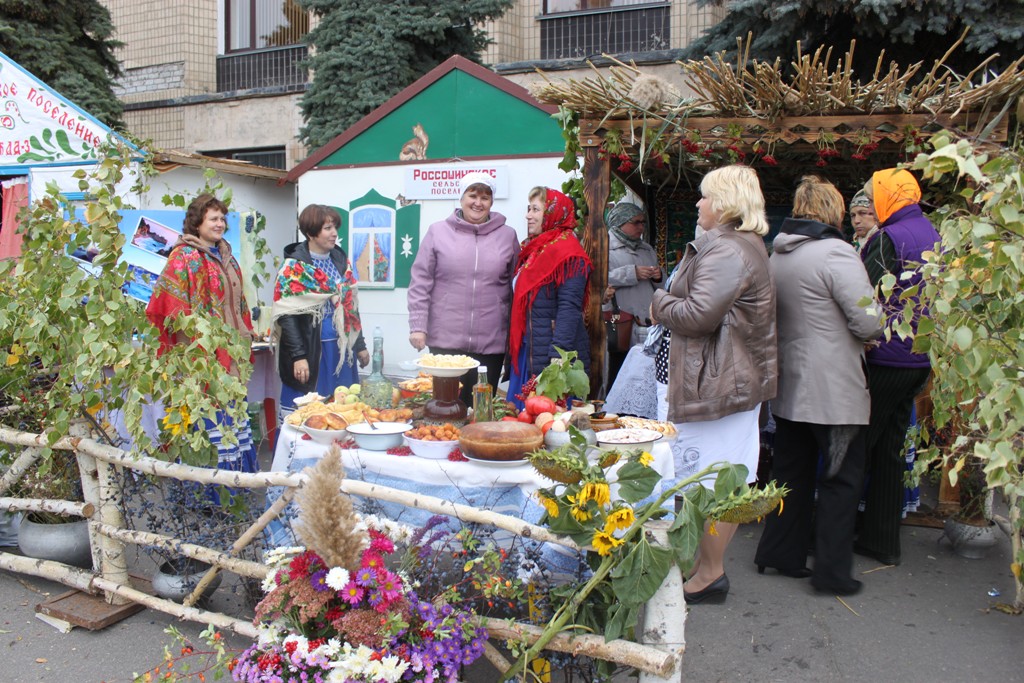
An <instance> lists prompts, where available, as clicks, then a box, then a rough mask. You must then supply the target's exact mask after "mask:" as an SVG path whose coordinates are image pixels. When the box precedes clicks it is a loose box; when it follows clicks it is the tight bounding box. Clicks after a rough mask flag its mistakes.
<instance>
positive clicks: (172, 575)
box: [151, 559, 223, 602]
mask: <svg viewBox="0 0 1024 683" xmlns="http://www.w3.org/2000/svg"><path fill="white" fill-rule="evenodd" d="M209 569H210V565H208V564H206V563H205V562H199V561H198V560H191V559H190V560H188V561H187V562H185V564H184V566H183V567H182V569H181V570H180V571H179V570H178V569H177V568H176V567H175V566H174V565H173V564H171V563H170V562H164V563H162V564H161V565H160V566H159V567H157V568H156V570H155V571H154V572H153V575H152V577H151V581H152V583H153V592H154V593H156V594H157V595H159V596H160V597H161V598H165V599H167V600H173V601H174V602H182V601H184V600H185V598H187V597H188V596H189V595H191V594H192V591H193V590H195V588H196V586H197V585H199V580H200V579H202V578H203V574H205V573H206V572H207V570H209ZM222 578H223V575H222V574H221V573H220V572H218V573H217V575H216V576H214V577H213V581H211V582H210V584H209V585H208V586H207V587H206V590H204V591H203V596H202V598H201V599H203V600H205V599H207V598H209V597H210V596H211V595H213V592H214V591H215V590H217V587H218V586H220V582H221V579H222Z"/></svg>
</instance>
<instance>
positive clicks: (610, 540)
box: [591, 531, 622, 557]
mask: <svg viewBox="0 0 1024 683" xmlns="http://www.w3.org/2000/svg"><path fill="white" fill-rule="evenodd" d="M591 544H592V545H593V546H594V549H595V550H597V554H598V555H601V556H602V557H604V556H606V555H611V553H612V551H613V550H615V549H616V548H618V547H619V546H620V545H622V541H620V540H619V539H617V538H615V537H614V536H612V535H611V534H610V533H608V532H607V531H598V532H596V533H595V534H594V539H593V540H592V541H591Z"/></svg>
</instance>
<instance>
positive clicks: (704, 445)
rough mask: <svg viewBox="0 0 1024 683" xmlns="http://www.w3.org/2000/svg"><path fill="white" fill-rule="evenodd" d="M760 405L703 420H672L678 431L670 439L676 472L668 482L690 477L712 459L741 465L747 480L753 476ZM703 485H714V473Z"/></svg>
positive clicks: (713, 461) (755, 468)
mask: <svg viewBox="0 0 1024 683" xmlns="http://www.w3.org/2000/svg"><path fill="white" fill-rule="evenodd" d="M760 414H761V406H760V405H757V406H755V407H754V408H752V409H750V410H747V411H744V412H742V413H733V414H732V415H726V416H725V417H721V418H719V419H717V420H709V421H707V422H683V423H676V431H678V432H679V435H678V436H677V437H676V440H675V441H674V442H673V443H672V456H673V460H674V461H675V468H676V476H675V479H674V481H673V482H672V484H675V483H678V482H680V481H682V480H684V479H686V478H688V477H692V476H693V475H695V474H697V473H698V472H700V471H701V470H703V469H704V468H705V467H708V466H709V465H712V464H714V463H716V462H728V463H732V464H733V465H744V466H745V467H746V468H747V483H748V484H752V483H753V482H754V481H755V480H756V479H757V463H758V458H759V456H760V453H761V439H760V431H759V427H758V417H759V416H760ZM701 483H702V484H703V485H704V487H705V488H709V489H713V488H714V487H715V476H714V475H711V476H709V477H707V478H705V479H704V480H703V481H702V482H701Z"/></svg>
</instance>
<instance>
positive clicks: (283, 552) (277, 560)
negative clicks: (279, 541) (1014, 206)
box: [264, 545, 306, 567]
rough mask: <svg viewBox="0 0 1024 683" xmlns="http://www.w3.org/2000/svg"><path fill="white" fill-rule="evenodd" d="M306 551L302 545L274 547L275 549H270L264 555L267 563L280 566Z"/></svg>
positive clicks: (271, 565)
mask: <svg viewBox="0 0 1024 683" xmlns="http://www.w3.org/2000/svg"><path fill="white" fill-rule="evenodd" d="M305 551H306V549H305V548H303V547H302V546H300V545H293V546H281V547H279V548H274V549H273V550H270V551H268V552H267V554H266V556H265V557H264V560H265V564H267V565H268V566H270V567H275V566H276V567H280V566H282V565H285V564H287V563H288V562H290V561H291V559H292V558H293V557H295V556H296V555H298V554H299V553H303V552H305Z"/></svg>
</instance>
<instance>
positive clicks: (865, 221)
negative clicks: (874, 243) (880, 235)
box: [850, 189, 878, 252]
mask: <svg viewBox="0 0 1024 683" xmlns="http://www.w3.org/2000/svg"><path fill="white" fill-rule="evenodd" d="M850 225H852V226H853V246H854V247H856V248H857V251H858V252H860V251H863V250H864V247H865V246H867V243H868V242H869V241H870V240H871V238H872V237H874V236H875V233H876V232H878V218H877V217H876V216H875V207H874V206H873V205H872V204H871V200H870V199H869V198H868V195H867V193H865V192H864V190H863V189H861V190H858V191H857V194H855V195H853V199H851V200H850Z"/></svg>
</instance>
